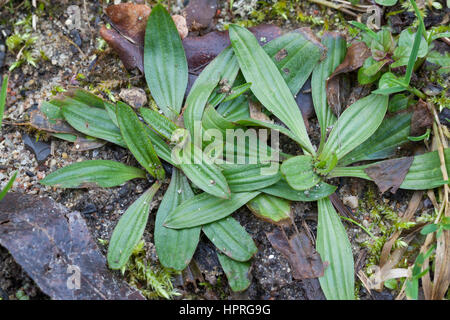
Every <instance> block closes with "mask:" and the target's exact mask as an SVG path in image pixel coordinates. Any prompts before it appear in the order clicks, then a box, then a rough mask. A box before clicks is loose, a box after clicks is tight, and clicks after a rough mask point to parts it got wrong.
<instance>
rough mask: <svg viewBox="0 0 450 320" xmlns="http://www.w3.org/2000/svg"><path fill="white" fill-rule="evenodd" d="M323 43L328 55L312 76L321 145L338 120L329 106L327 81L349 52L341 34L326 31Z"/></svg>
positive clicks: (312, 90)
mask: <svg viewBox="0 0 450 320" xmlns="http://www.w3.org/2000/svg"><path fill="white" fill-rule="evenodd" d="M322 44H324V45H325V46H326V47H327V57H326V59H325V60H323V61H322V62H320V63H319V64H318V65H317V66H316V67H315V69H314V71H313V73H312V77H311V92H312V99H313V103H314V110H315V111H316V115H317V119H318V121H319V126H320V136H321V143H320V145H321V147H322V146H323V143H324V142H325V138H326V136H327V128H328V127H330V126H332V125H333V124H334V123H335V122H336V116H335V115H334V114H333V112H332V111H331V109H330V107H329V106H328V101H327V95H326V82H327V79H328V77H329V76H330V75H331V74H332V73H333V72H334V70H335V69H336V68H337V66H338V65H339V64H341V62H342V61H343V60H344V58H345V54H346V52H347V45H346V44H347V42H346V40H345V38H344V37H343V36H341V35H336V34H333V33H325V34H324V35H323V37H322Z"/></svg>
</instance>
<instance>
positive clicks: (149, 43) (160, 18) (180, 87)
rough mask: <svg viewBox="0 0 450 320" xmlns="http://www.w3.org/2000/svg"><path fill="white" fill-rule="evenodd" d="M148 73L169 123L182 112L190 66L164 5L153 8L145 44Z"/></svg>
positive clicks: (152, 87) (154, 95)
mask: <svg viewBox="0 0 450 320" xmlns="http://www.w3.org/2000/svg"><path fill="white" fill-rule="evenodd" d="M144 73H145V79H146V81H147V84H148V87H149V88H150V92H151V94H152V97H153V98H154V99H155V101H156V104H157V105H158V107H159V108H161V110H162V111H163V112H164V114H165V115H166V116H167V117H168V118H169V119H172V120H173V119H176V117H177V114H178V113H179V112H180V110H181V105H182V103H183V98H184V92H185V91H186V87H187V82H188V66H187V61H186V55H185V53H184V48H183V44H182V42H181V39H180V36H179V34H178V31H177V28H176V26H175V23H174V22H173V20H172V18H171V17H170V15H169V13H168V12H167V11H166V9H164V7H163V6H162V5H160V4H158V5H156V6H154V7H153V8H152V12H151V13H150V17H149V18H148V21H147V27H146V30H145V41H144Z"/></svg>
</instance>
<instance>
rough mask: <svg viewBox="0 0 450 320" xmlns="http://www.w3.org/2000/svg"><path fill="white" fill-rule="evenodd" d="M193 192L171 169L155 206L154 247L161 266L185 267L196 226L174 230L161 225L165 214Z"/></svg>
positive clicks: (192, 248)
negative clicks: (157, 206) (170, 173)
mask: <svg viewBox="0 0 450 320" xmlns="http://www.w3.org/2000/svg"><path fill="white" fill-rule="evenodd" d="M193 196H194V193H193V192H192V190H191V187H190V186H189V183H188V181H187V179H186V177H185V176H184V175H183V174H182V173H181V172H180V171H179V170H177V169H175V168H174V169H173V171H172V178H171V180H170V185H169V188H168V189H167V191H166V193H165V194H164V198H163V200H162V201H161V204H160V205H159V208H158V212H157V213H156V220H155V234H154V237H155V246H156V253H157V254H158V259H159V261H160V262H161V264H162V265H163V266H165V267H168V268H172V269H175V270H183V269H184V268H186V267H187V266H188V264H189V262H190V261H191V259H192V256H193V255H194V252H195V249H196V248H197V244H198V241H199V239H200V230H201V228H200V227H195V228H189V229H181V230H175V229H170V228H166V227H164V226H163V223H164V220H165V219H166V217H167V215H168V214H169V213H170V212H171V211H173V210H174V209H175V208H176V207H177V206H179V205H180V204H181V203H183V202H184V201H186V200H188V199H190V198H192V197H193Z"/></svg>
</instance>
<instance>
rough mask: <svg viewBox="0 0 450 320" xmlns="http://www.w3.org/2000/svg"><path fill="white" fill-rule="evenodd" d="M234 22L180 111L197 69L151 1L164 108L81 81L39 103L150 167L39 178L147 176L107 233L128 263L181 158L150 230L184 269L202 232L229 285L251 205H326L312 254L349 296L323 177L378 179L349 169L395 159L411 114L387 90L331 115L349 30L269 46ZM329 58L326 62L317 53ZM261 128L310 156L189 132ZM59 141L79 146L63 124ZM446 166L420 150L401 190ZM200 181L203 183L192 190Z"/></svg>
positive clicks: (247, 249) (154, 64)
mask: <svg viewBox="0 0 450 320" xmlns="http://www.w3.org/2000/svg"><path fill="white" fill-rule="evenodd" d="M149 30H151V32H150V31H149ZM229 30H230V39H231V46H230V47H228V48H226V49H225V50H223V52H222V53H221V54H219V55H218V56H217V57H216V58H215V59H214V60H213V61H212V62H211V63H210V64H209V65H208V66H207V67H206V68H205V69H204V70H203V71H202V73H201V74H200V75H199V77H198V78H197V80H196V81H195V83H194V85H193V87H192V89H191V90H190V92H189V95H188V96H187V98H186V101H185V103H184V108H182V106H183V97H184V93H185V91H186V86H187V74H188V68H187V63H186V57H185V54H184V50H183V46H182V43H181V40H180V38H179V36H178V33H177V30H176V27H175V25H174V23H173V21H172V19H171V18H170V15H169V14H168V13H167V11H166V10H165V9H164V8H163V7H162V6H161V5H157V6H155V7H154V8H153V10H152V12H151V15H150V17H149V19H148V23H147V32H146V36H145V49H144V66H145V75H146V80H147V84H148V86H149V89H150V92H151V94H152V97H153V98H154V100H155V102H156V104H157V106H158V108H140V109H139V115H140V117H141V118H142V119H143V120H144V121H141V120H140V119H139V116H138V114H137V113H136V112H135V111H134V110H133V109H132V108H131V107H130V106H128V105H126V104H125V103H123V102H118V103H117V104H115V105H114V104H111V103H109V102H107V101H103V100H102V99H100V98H98V97H96V96H94V95H92V94H90V93H88V92H86V91H84V90H81V89H75V90H72V91H69V92H67V93H66V94H65V96H63V97H62V98H58V99H54V100H52V101H50V102H48V103H46V104H45V106H46V108H42V107H41V110H42V111H43V113H44V114H45V116H46V118H47V120H49V121H50V120H51V121H66V122H67V123H68V124H70V126H71V127H73V128H74V129H75V130H76V131H78V132H80V133H82V134H84V135H86V136H88V137H94V138H96V139H101V140H106V141H108V142H111V143H114V144H117V145H119V146H122V147H125V148H128V149H129V150H130V152H131V153H132V154H133V156H134V157H135V158H136V160H137V161H138V162H139V164H140V165H141V166H142V168H143V169H141V168H134V167H130V166H127V165H125V164H122V163H118V162H115V161H110V160H91V161H85V162H81V163H76V164H72V165H69V166H67V167H65V168H61V169H59V170H57V171H56V172H53V173H51V174H49V175H48V176H47V177H46V178H44V179H43V180H41V183H42V184H44V185H53V186H60V187H63V188H86V187H92V186H96V187H114V186H118V185H120V184H122V183H124V182H126V181H128V180H131V179H134V178H141V179H145V178H146V177H147V175H149V176H151V178H152V180H155V182H154V183H153V185H152V186H151V187H150V188H149V189H148V190H147V191H145V192H144V193H143V194H142V195H141V196H140V197H139V198H138V199H137V200H136V201H135V202H134V203H133V204H132V205H131V206H130V207H129V208H128V209H127V210H126V211H125V213H124V214H123V216H122V217H121V218H120V220H119V222H118V224H117V226H116V228H115V230H114V232H113V234H112V237H111V241H110V244H109V248H108V264H109V266H110V267H111V268H112V269H122V268H124V267H125V265H126V263H127V261H128V259H129V257H130V255H131V253H132V250H133V248H134V247H135V245H136V244H137V243H138V242H139V241H140V240H141V238H142V236H143V233H144V229H145V227H146V224H147V220H148V216H149V211H150V203H151V201H152V199H153V197H154V196H155V194H156V192H158V190H159V189H160V187H161V185H162V184H164V183H165V179H166V172H165V170H164V169H163V166H162V163H163V162H166V163H169V164H170V165H172V166H173V171H172V176H171V179H170V184H169V187H168V189H167V190H166V192H165V194H164V197H163V200H162V202H161V204H160V205H159V208H158V210H157V213H156V222H155V230H154V240H155V245H156V250H157V254H158V257H159V260H160V262H161V264H162V265H164V266H165V267H169V268H172V269H175V270H183V269H185V268H186V267H187V266H188V265H189V263H190V261H191V259H192V257H193V254H194V252H195V250H196V247H197V244H198V242H199V238H200V234H201V232H203V233H204V234H205V235H206V237H208V239H210V240H211V242H212V243H213V244H214V245H215V246H216V248H217V254H218V259H219V261H220V263H221V265H222V267H223V269H224V271H225V274H226V275H227V277H228V283H229V285H230V286H231V288H232V290H234V291H242V290H245V289H246V288H247V287H248V286H249V285H250V280H249V270H250V267H251V263H250V259H251V258H252V256H253V255H255V253H256V252H257V248H256V246H255V244H254V242H253V240H252V238H251V236H250V235H249V234H248V233H247V232H246V231H245V229H244V228H243V227H242V226H241V225H240V224H239V222H238V221H237V220H236V219H234V218H233V217H231V214H232V213H233V212H235V211H236V210H238V209H239V208H240V207H242V206H244V205H247V206H248V207H249V209H250V210H251V211H252V212H254V213H255V214H256V215H257V216H258V217H260V218H262V219H264V220H266V221H269V222H271V223H275V224H277V223H279V222H280V221H282V220H286V219H289V218H290V215H291V213H290V205H291V201H317V204H318V227H317V251H318V252H319V253H320V255H321V258H322V260H323V261H328V262H329V266H328V267H327V268H326V270H325V273H324V276H323V277H321V278H319V280H320V284H321V287H322V289H323V291H324V293H325V296H326V297H327V298H328V299H353V297H354V269H353V256H352V251H351V247H350V242H349V239H348V237H347V234H346V232H345V228H344V226H343V224H342V222H341V220H340V218H339V216H338V214H337V212H336V211H335V209H334V207H333V205H332V204H331V202H330V200H329V198H328V196H329V195H331V194H332V193H333V192H334V191H335V190H336V187H335V186H333V185H330V184H328V183H327V182H329V181H328V180H329V179H331V178H335V177H348V176H352V177H358V178H363V179H368V180H371V179H372V178H371V177H370V176H369V174H367V169H368V168H371V167H372V166H380V165H381V166H383V165H389V163H387V162H384V161H379V162H376V163H369V164H366V165H363V166H351V165H352V164H353V163H355V162H359V161H365V160H372V161H373V160H381V159H385V158H388V157H391V156H392V155H394V153H395V149H396V148H397V146H399V145H401V144H403V143H405V142H406V141H408V139H407V138H408V136H409V129H410V127H411V115H410V114H405V115H399V116H397V118H395V120H393V118H387V117H385V115H386V112H387V109H388V105H389V97H388V95H380V94H374V93H372V94H370V95H368V96H367V97H365V98H363V99H360V100H358V101H356V102H355V103H353V104H352V105H351V106H349V107H348V108H347V109H346V110H345V111H344V112H343V113H342V114H341V116H340V117H339V119H337V118H336V117H335V116H334V114H333V113H332V111H331V110H330V108H329V106H328V104H327V100H326V95H325V89H324V88H325V84H326V80H327V78H328V77H329V76H330V75H331V73H332V72H333V71H334V69H335V68H336V67H337V66H338V65H339V63H340V62H342V60H343V58H344V56H345V50H346V42H345V39H344V38H343V37H341V36H337V35H335V34H326V35H325V36H324V37H322V40H321V42H322V43H321V44H320V43H318V42H317V41H311V40H310V39H309V38H308V37H307V36H305V35H304V34H302V33H301V32H291V33H288V34H286V35H283V36H281V37H279V38H277V39H275V40H273V41H271V42H269V43H267V44H265V45H264V46H263V47H262V46H260V45H259V43H258V41H257V39H256V38H255V37H254V36H253V34H252V33H250V31H248V30H246V29H245V28H242V27H239V26H237V25H230V28H229ZM322 56H325V58H324V59H323V60H322V61H321V57H322ZM311 74H312V95H313V101H314V108H315V111H316V114H317V117H318V121H319V124H320V127H321V142H320V146H319V147H318V148H316V147H315V146H314V145H313V144H312V143H311V141H310V139H309V137H308V134H307V130H306V128H305V124H304V121H303V117H302V115H301V112H300V110H299V108H298V106H297V104H296V102H295V100H294V96H295V95H296V94H297V93H298V92H299V90H300V88H301V87H302V86H303V84H304V83H305V81H306V80H307V78H308V77H309V76H310V75H311ZM252 103H260V104H261V105H262V106H263V110H264V112H266V113H267V114H269V115H270V114H272V115H274V116H275V117H277V118H278V119H279V120H280V121H281V122H283V123H284V125H285V126H282V125H278V124H275V123H273V122H267V121H262V120H257V119H254V118H253V117H251V109H250V105H251V104H252ZM180 113H182V114H181V115H180ZM198 124H200V125H198ZM253 127H262V128H268V129H271V130H272V132H280V133H282V134H284V135H286V136H287V137H289V138H290V139H291V140H292V141H293V142H294V143H297V144H298V145H299V148H301V150H302V151H303V154H302V155H299V156H292V155H289V154H284V153H281V160H282V163H281V166H279V164H280V160H273V159H271V158H269V160H267V159H266V158H262V157H260V156H259V152H258V151H259V150H260V149H261V148H263V149H265V150H266V151H268V153H270V154H271V155H273V154H275V153H276V150H275V148H274V146H273V145H272V146H269V145H268V144H267V143H266V141H264V140H263V139H259V140H257V146H258V147H257V148H256V149H255V148H254V146H253V145H252V144H251V143H246V144H245V147H244V148H243V149H239V148H235V147H234V146H233V145H232V144H229V143H228V142H223V141H225V139H222V140H221V139H217V140H216V139H210V140H208V139H206V140H207V141H206V142H201V143H200V144H195V143H194V142H193V141H191V140H190V137H195V136H196V135H197V134H200V136H201V135H202V133H203V132H204V131H205V132H206V131H207V129H215V130H216V132H217V134H218V136H222V137H223V136H225V135H226V132H227V130H229V129H232V130H242V131H244V132H245V130H251V129H252V128H253ZM330 128H332V129H331V132H329V134H328V129H330ZM57 136H58V137H60V138H65V139H66V140H69V141H74V138H73V137H70V135H69V134H67V133H66V134H61V133H58V135H57ZM209 138H211V137H209ZM216 138H217V137H216ZM218 144H219V145H220V146H222V147H224V149H225V151H226V153H227V154H231V155H232V156H233V157H238V156H241V157H242V158H243V159H244V160H245V161H244V163H242V164H241V163H239V164H235V163H234V164H233V163H220V162H217V161H216V162H215V161H214V157H215V156H216V154H215V153H214V152H211V150H215V149H214V147H216V146H217V145H218ZM180 145H183V146H184V147H185V148H184V149H183V151H182V153H183V154H184V152H185V150H188V151H193V152H191V153H189V152H186V153H187V154H188V156H191V157H193V158H191V159H193V160H194V162H193V163H192V162H179V161H177V159H174V157H173V153H174V151H176V149H177V147H179V146H180ZM195 151H200V155H201V157H202V159H206V160H203V161H200V162H196V161H195V160H198V159H197V158H196V157H198V154H199V152H195ZM448 152H449V151H448V150H446V151H445V154H446V159H447V165H448V163H449V161H450V155H448ZM252 156H256V159H257V161H256V163H251V162H250V161H249V159H251V157H252ZM390 161H391V160H390ZM439 161H440V160H439V156H438V154H437V152H430V153H426V154H424V155H420V156H415V157H414V160H413V162H412V164H411V166H410V168H409V171H408V172H407V173H406V175H405V178H404V180H403V182H402V183H401V185H400V188H404V189H413V190H415V189H428V188H434V187H437V186H440V185H443V184H444V183H446V182H445V181H443V178H442V173H441V172H440V170H439ZM270 168H272V170H271V171H270V170H269V169H270ZM273 168H275V170H273ZM262 169H267V170H269V174H267V173H266V174H262V171H261V170H262ZM191 186H195V188H196V189H198V190H201V191H200V192H198V193H197V194H196V193H194V192H193V190H192V187H191Z"/></svg>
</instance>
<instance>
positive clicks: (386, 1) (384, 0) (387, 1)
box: [375, 0, 397, 7]
mask: <svg viewBox="0 0 450 320" xmlns="http://www.w3.org/2000/svg"><path fill="white" fill-rule="evenodd" d="M375 2H376V3H378V4H380V5H382V6H386V7H390V6H393V5H395V4H396V3H397V0H375Z"/></svg>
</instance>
